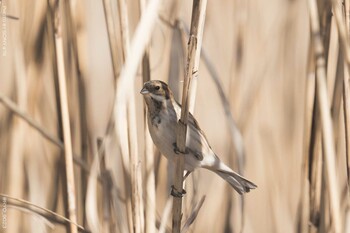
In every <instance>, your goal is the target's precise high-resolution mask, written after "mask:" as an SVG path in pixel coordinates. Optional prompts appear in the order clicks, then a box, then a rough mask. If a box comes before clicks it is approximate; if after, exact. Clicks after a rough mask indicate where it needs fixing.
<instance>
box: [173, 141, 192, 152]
mask: <svg viewBox="0 0 350 233" xmlns="http://www.w3.org/2000/svg"><path fill="white" fill-rule="evenodd" d="M173 146H174V153H175V154H177V155H178V154H188V149H187V148H186V151H185V153H183V152H182V151H180V150H179V148H178V147H177V145H176V142H174V143H173Z"/></svg>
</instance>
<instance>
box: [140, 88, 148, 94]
mask: <svg viewBox="0 0 350 233" xmlns="http://www.w3.org/2000/svg"><path fill="white" fill-rule="evenodd" d="M140 93H141V94H142V95H146V94H148V93H149V91H148V90H147V88H146V87H144V88H142V90H141V91H140Z"/></svg>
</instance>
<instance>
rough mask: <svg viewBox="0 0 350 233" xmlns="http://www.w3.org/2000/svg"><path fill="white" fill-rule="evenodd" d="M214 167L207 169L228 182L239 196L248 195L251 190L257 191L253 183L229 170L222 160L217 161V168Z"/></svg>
mask: <svg viewBox="0 0 350 233" xmlns="http://www.w3.org/2000/svg"><path fill="white" fill-rule="evenodd" d="M214 167H215V168H214ZM214 167H205V168H207V169H209V170H211V171H213V172H215V173H216V174H218V175H219V176H220V177H221V178H223V179H224V180H226V181H227V182H228V183H229V184H230V185H231V186H232V188H234V189H235V190H236V191H237V192H238V193H239V194H244V193H247V192H249V191H250V190H251V189H255V188H257V187H258V186H256V184H254V183H253V182H251V181H249V180H247V179H246V178H244V177H243V176H241V175H239V174H238V173H236V172H234V171H233V170H232V169H231V168H229V167H228V166H227V165H226V164H224V163H223V162H221V161H220V160H217V161H216V166H214Z"/></svg>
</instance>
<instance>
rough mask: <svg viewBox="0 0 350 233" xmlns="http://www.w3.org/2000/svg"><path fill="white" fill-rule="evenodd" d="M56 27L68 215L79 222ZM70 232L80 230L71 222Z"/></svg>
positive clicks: (58, 36) (61, 46)
mask: <svg viewBox="0 0 350 233" xmlns="http://www.w3.org/2000/svg"><path fill="white" fill-rule="evenodd" d="M59 9H60V10H59V13H58V14H60V15H61V16H62V15H63V14H62V12H61V11H62V10H63V9H62V8H59ZM56 26H57V28H56V37H55V45H56V56H57V63H58V84H59V96H60V103H61V106H60V108H61V114H62V126H63V138H64V148H65V165H66V179H67V195H68V215H69V219H70V220H71V221H72V222H77V215H76V211H77V208H76V200H75V182H74V169H73V151H72V140H71V130H70V122H69V110H68V97H67V84H66V74H65V65H64V55H63V39H62V35H61V32H62V31H61V30H62V28H61V24H60V22H58V23H57V25H56ZM70 232H71V233H76V232H78V229H77V226H76V225H74V224H70Z"/></svg>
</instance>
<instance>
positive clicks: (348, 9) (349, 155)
mask: <svg viewBox="0 0 350 233" xmlns="http://www.w3.org/2000/svg"><path fill="white" fill-rule="evenodd" d="M344 11H345V24H346V31H347V35H349V31H350V1H349V0H345V9H344ZM344 63H345V62H344ZM349 72H350V70H349V66H347V67H344V80H343V112H344V124H345V140H346V141H345V146H346V150H345V152H346V164H347V169H346V171H347V181H348V187H349V188H350V103H349V101H350V85H349V82H350V77H349V76H350V74H349Z"/></svg>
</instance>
